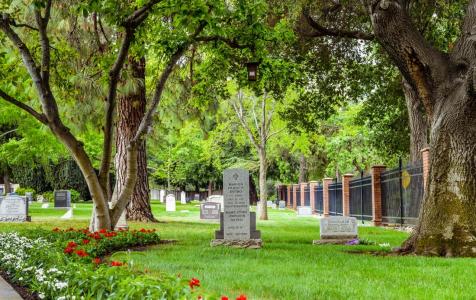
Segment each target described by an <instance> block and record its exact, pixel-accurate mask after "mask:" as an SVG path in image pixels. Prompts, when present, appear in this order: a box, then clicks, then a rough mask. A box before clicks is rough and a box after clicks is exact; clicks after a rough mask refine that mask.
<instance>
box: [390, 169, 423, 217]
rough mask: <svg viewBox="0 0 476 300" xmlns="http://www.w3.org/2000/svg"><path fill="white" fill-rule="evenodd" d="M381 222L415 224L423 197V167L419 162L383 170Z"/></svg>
mask: <svg viewBox="0 0 476 300" xmlns="http://www.w3.org/2000/svg"><path fill="white" fill-rule="evenodd" d="M381 186H382V221H383V223H387V224H389V223H391V224H395V223H400V224H416V222H417V219H418V214H419V212H420V204H421V201H422V199H423V194H424V189H423V188H424V187H423V167H422V165H421V163H418V164H416V165H414V166H411V165H410V166H407V167H402V166H401V164H400V167H399V168H396V169H393V170H389V171H386V172H383V173H382V175H381Z"/></svg>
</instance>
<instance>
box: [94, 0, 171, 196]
mask: <svg viewBox="0 0 476 300" xmlns="http://www.w3.org/2000/svg"><path fill="white" fill-rule="evenodd" d="M160 1H162V0H151V1H149V2H148V3H147V4H145V5H144V6H142V7H141V8H139V9H137V10H136V11H134V12H133V13H132V14H131V15H130V16H129V17H127V18H126V20H125V21H124V22H123V23H122V26H123V27H124V28H125V36H124V40H123V41H122V45H121V49H120V51H119V54H118V55H117V58H116V61H115V62H114V65H113V66H112V68H111V70H110V71H109V92H108V96H107V99H106V107H105V110H106V117H105V118H106V119H105V124H104V143H103V154H102V159H101V167H100V169H99V181H100V183H101V186H103V188H106V187H107V182H108V178H109V169H110V167H111V161H112V144H113V141H112V140H113V135H114V134H113V131H114V124H113V122H114V115H115V113H114V112H115V109H116V94H117V85H118V83H119V77H120V75H121V70H122V68H123V66H124V62H125V60H126V58H127V55H128V53H129V49H130V46H131V44H132V40H133V39H134V34H135V31H136V28H137V27H138V26H139V25H140V24H141V23H142V22H143V21H144V20H145V18H146V17H147V15H148V12H149V10H150V9H151V8H152V7H153V6H154V5H155V4H157V3H159V2H160Z"/></svg>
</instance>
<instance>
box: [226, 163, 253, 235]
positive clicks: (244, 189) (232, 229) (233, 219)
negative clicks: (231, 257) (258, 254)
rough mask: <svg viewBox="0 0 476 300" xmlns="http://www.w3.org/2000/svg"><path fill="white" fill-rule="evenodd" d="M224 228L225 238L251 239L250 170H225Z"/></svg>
mask: <svg viewBox="0 0 476 300" xmlns="http://www.w3.org/2000/svg"><path fill="white" fill-rule="evenodd" d="M223 200H224V214H223V230H224V239H225V240H249V239H250V208H249V207H250V199H249V172H248V171H247V170H244V169H228V170H225V171H224V172H223Z"/></svg>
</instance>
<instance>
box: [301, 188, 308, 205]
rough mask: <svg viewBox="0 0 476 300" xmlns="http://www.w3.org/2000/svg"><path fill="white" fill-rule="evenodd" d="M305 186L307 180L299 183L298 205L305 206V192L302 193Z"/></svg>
mask: <svg viewBox="0 0 476 300" xmlns="http://www.w3.org/2000/svg"><path fill="white" fill-rule="evenodd" d="M306 186H307V182H302V183H301V184H300V187H301V205H300V206H305V203H306V201H305V198H306V194H305V193H304V189H305V188H306Z"/></svg>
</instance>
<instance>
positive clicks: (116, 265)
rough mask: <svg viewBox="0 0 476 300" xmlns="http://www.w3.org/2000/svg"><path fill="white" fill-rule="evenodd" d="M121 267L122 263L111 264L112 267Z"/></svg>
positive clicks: (114, 262)
mask: <svg viewBox="0 0 476 300" xmlns="http://www.w3.org/2000/svg"><path fill="white" fill-rule="evenodd" d="M123 265H124V263H121V262H120V261H113V262H111V266H112V267H120V266H123Z"/></svg>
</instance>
